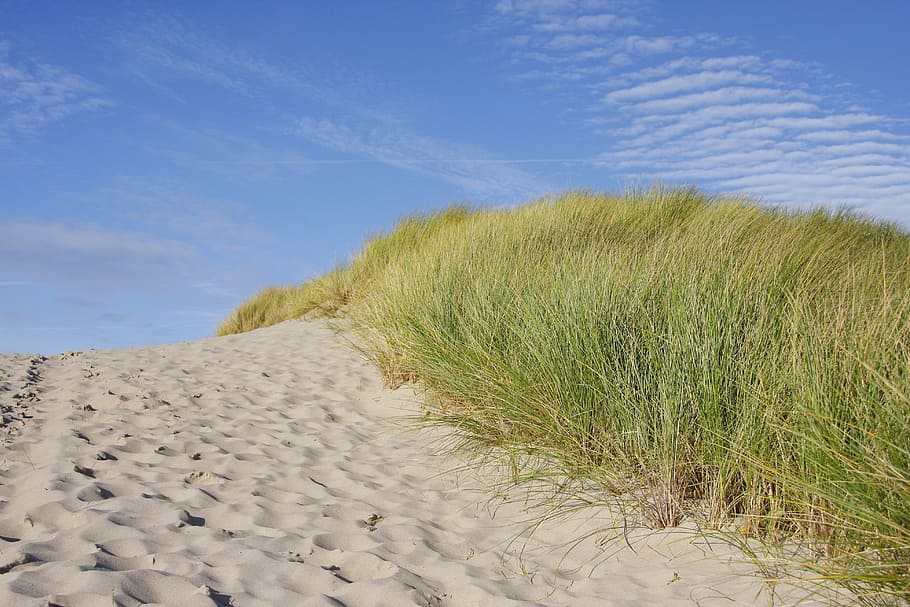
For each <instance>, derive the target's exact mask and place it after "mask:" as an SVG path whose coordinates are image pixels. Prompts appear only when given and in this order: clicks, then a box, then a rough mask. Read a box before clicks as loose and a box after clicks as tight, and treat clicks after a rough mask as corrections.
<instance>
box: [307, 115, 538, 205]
mask: <svg viewBox="0 0 910 607" xmlns="http://www.w3.org/2000/svg"><path fill="white" fill-rule="evenodd" d="M294 132H295V133H296V134H298V135H300V136H301V137H305V138H306V139H308V140H310V141H313V142H315V143H317V144H319V145H321V146H324V147H327V148H331V149H334V150H337V151H340V152H344V153H347V154H355V155H359V156H366V157H368V158H372V159H374V160H376V161H378V162H381V163H383V164H387V165H390V166H394V167H397V168H400V169H405V170H408V171H412V172H415V173H419V174H421V175H426V176H429V177H433V178H436V179H441V180H443V181H447V182H449V183H452V184H454V185H456V186H458V187H459V188H462V189H463V190H465V191H466V192H470V193H472V194H475V195H482V196H485V197H492V198H494V199H509V198H512V199H514V198H515V197H518V198H523V197H527V196H534V195H538V194H542V193H544V192H545V191H546V190H547V186H546V184H544V183H543V182H541V181H539V180H537V179H536V178H534V177H532V176H531V175H530V174H528V173H526V172H524V171H523V170H521V169H519V168H515V167H514V166H510V165H512V164H516V163H518V162H521V161H514V160H511V161H510V160H506V161H502V160H498V159H496V158H492V157H489V156H487V155H486V154H485V153H484V152H483V151H481V150H476V149H471V148H470V147H468V146H464V145H458V144H454V143H441V142H439V141H437V140H433V139H429V138H426V137H421V136H419V135H415V134H412V133H408V132H407V131H395V130H390V129H377V128H372V129H367V128H363V127H358V126H352V125H351V124H348V123H343V122H337V121H333V120H330V119H328V118H322V119H312V118H305V119H302V120H299V121H298V122H297V125H296V128H295V129H294Z"/></svg>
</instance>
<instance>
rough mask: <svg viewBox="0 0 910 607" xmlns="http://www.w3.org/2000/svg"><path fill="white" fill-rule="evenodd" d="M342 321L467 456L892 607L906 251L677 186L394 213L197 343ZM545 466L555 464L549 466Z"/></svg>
mask: <svg viewBox="0 0 910 607" xmlns="http://www.w3.org/2000/svg"><path fill="white" fill-rule="evenodd" d="M341 310H345V315H346V316H347V317H349V318H350V319H351V321H352V323H353V326H354V327H355V330H356V331H357V332H358V333H359V334H360V335H361V337H362V338H363V339H365V341H366V343H367V344H368V346H369V350H370V352H371V353H372V356H373V357H374V359H375V361H376V362H377V364H378V365H379V366H380V368H381V369H382V370H383V372H384V373H385V374H386V376H387V378H388V379H389V381H390V383H392V384H395V383H399V382H402V381H412V380H419V381H420V382H421V384H422V385H423V386H425V387H426V389H427V390H428V395H429V398H430V402H431V403H432V404H433V405H434V414H433V416H431V417H432V419H433V420H434V421H436V422H442V423H447V424H450V425H452V426H453V427H454V428H456V429H457V432H458V433H459V435H460V436H462V437H464V438H465V439H466V440H468V441H470V443H471V444H473V445H474V446H475V447H477V448H478V449H481V448H489V449H495V450H501V451H505V452H507V453H511V454H519V453H520V454H524V455H529V456H531V457H530V458H523V461H535V460H536V461H541V462H547V466H549V469H547V470H537V471H535V470H532V471H531V472H530V473H531V475H534V474H546V473H549V472H558V473H559V474H562V475H568V476H570V477H573V478H579V479H585V480H586V481H588V482H595V483H598V484H599V485H601V486H602V487H603V488H604V489H605V490H607V491H610V492H612V493H614V494H618V495H623V496H626V497H629V498H631V499H633V500H634V501H635V502H636V503H637V505H638V506H639V508H640V512H641V513H642V514H643V515H645V516H646V517H647V518H649V519H650V521H651V522H652V523H653V524H654V525H672V524H675V523H677V522H678V521H680V520H681V519H682V518H683V517H685V516H699V517H701V518H702V520H705V521H707V522H709V523H713V524H717V525H720V524H722V523H724V522H725V521H727V520H729V519H730V518H731V517H738V518H739V519H740V521H741V528H742V530H743V531H744V532H746V533H749V534H754V535H757V536H759V537H765V538H772V537H781V533H784V534H789V535H790V536H793V535H794V534H796V535H800V536H803V537H807V538H810V540H811V541H812V543H813V544H812V545H813V547H815V548H817V549H818V555H819V557H818V560H817V561H814V562H812V563H809V564H810V565H811V566H813V567H817V568H819V569H820V570H821V571H822V572H823V573H824V575H825V576H826V577H829V578H831V579H835V580H837V581H839V582H842V583H844V584H846V585H847V586H849V587H850V588H851V589H852V590H853V591H854V593H855V595H856V596H858V597H860V599H862V600H867V601H868V602H869V603H870V604H875V602H876V601H879V602H887V601H894V602H895V603H900V602H901V601H904V602H906V601H908V599H910V587H908V584H910V567H908V563H910V235H908V234H907V233H905V232H902V231H901V230H900V229H898V228H897V227H895V226H892V225H889V224H884V223H880V222H876V221H872V220H868V219H864V218H861V217H857V216H853V215H851V214H849V213H830V212H827V211H822V210H816V211H811V212H787V211H784V210H779V209H778V210H775V209H769V208H765V207H762V206H759V205H757V204H754V203H751V202H748V201H745V200H739V199H718V200H715V199H710V198H708V197H706V196H704V195H702V194H700V193H699V192H697V191H696V190H692V189H661V188H655V189H652V190H649V191H645V192H637V193H630V194H626V195H624V196H599V195H594V194H590V193H585V192H571V193H567V194H564V195H562V196H559V197H554V198H547V199H543V200H540V201H536V202H534V203H531V204H528V205H526V206H523V207H519V208H515V209H508V210H492V209H487V210H484V209H479V210H469V209H465V208H463V207H457V208H453V209H449V210H446V211H442V212H438V213H434V214H430V215H421V216H412V217H408V218H406V219H405V220H403V221H402V222H401V223H400V224H399V226H398V227H397V228H396V229H394V230H393V231H392V232H390V233H389V234H387V235H383V236H379V237H377V238H374V239H372V240H370V241H369V242H367V244H366V245H365V247H364V249H363V251H362V252H361V253H360V254H359V255H357V256H356V257H355V258H354V259H353V260H352V261H351V262H350V263H348V264H346V265H344V266H341V267H339V268H338V269H336V270H335V271H333V272H332V273H330V274H328V275H326V276H323V277H321V278H317V279H315V280H314V281H310V282H308V283H304V284H303V285H301V286H299V287H289V288H284V289H269V290H266V291H264V292H263V293H261V294H259V295H258V296H256V297H255V298H253V299H252V300H251V301H249V302H247V303H246V304H244V305H243V306H241V307H240V308H239V309H238V310H237V311H236V312H235V313H234V315H233V316H232V317H231V318H230V319H228V320H227V321H226V322H225V324H223V325H222V327H221V328H220V329H219V332H221V333H230V332H237V331H243V330H249V329H252V328H256V327H258V326H264V325H267V324H272V323H274V322H278V321H281V320H284V319H287V318H293V317H297V316H300V315H302V314H305V313H308V312H312V311H316V312H321V313H324V314H329V315H335V314H338V313H340V312H339V311H341ZM554 466H555V467H556V468H557V469H555V470H553V469H552V468H553V467H554Z"/></svg>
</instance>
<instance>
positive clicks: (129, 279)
mask: <svg viewBox="0 0 910 607" xmlns="http://www.w3.org/2000/svg"><path fill="white" fill-rule="evenodd" d="M197 262H198V259H197V255H196V253H195V252H194V251H193V250H192V249H191V248H189V247H188V246H186V245H184V244H182V243H179V242H176V241H171V240H164V239H158V238H152V237H149V236H145V235H143V234H131V233H123V232H115V231H111V230H109V229H104V228H101V227H98V226H91V225H70V224H62V223H53V222H47V223H41V222H26V221H8V222H4V223H3V224H0V272H3V273H4V274H7V275H10V276H24V277H28V279H29V280H36V281H47V282H51V283H55V284H70V285H77V286H79V287H86V288H89V289H91V290H92V292H94V293H111V292H117V291H121V290H123V289H138V290H147V291H151V292H160V291H162V290H167V289H169V288H180V287H181V286H182V285H183V284H184V282H185V280H186V277H187V275H188V273H190V272H191V271H192V270H193V269H194V267H195V265H196V264H197Z"/></svg>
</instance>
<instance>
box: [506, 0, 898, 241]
mask: <svg viewBox="0 0 910 607" xmlns="http://www.w3.org/2000/svg"><path fill="white" fill-rule="evenodd" d="M603 14H611V15H613V16H614V17H615V18H614V19H604V20H603V23H604V25H605V28H604V29H601V30H598V31H591V30H590V29H588V28H585V27H582V26H581V25H580V24H581V23H584V22H585V19H586V18H588V17H592V18H593V17H594V16H596V15H603ZM644 19H645V18H644V16H643V13H642V12H641V11H639V10H638V9H637V8H636V7H635V5H632V4H628V3H618V4H614V3H605V2H598V1H596V0H594V1H593V2H590V3H589V2H581V1H579V2H575V1H570V0H561V1H555V0H554V1H552V2H549V1H540V2H532V3H530V4H524V3H521V4H519V3H512V2H508V1H504V2H500V3H499V4H498V5H497V6H496V9H495V11H494V14H493V15H492V20H493V22H494V23H495V25H496V26H497V27H499V28H500V29H499V31H501V32H502V33H503V36H502V37H503V40H504V42H503V44H502V48H503V49H504V51H505V52H507V53H508V54H509V55H510V57H511V61H512V64H513V65H514V66H516V67H515V72H514V77H518V78H521V79H524V80H525V81H528V82H539V83H540V85H541V86H544V87H550V86H554V85H558V87H559V91H560V93H561V98H562V99H564V100H566V101H567V103H571V104H573V107H570V108H568V109H570V110H572V115H574V116H577V117H578V118H577V119H578V120H580V121H581V123H582V124H587V125H588V126H589V127H590V128H591V129H592V130H593V131H594V132H595V133H596V134H599V135H601V136H602V137H603V147H604V150H603V152H602V153H601V154H600V155H599V160H601V161H602V162H603V166H605V167H609V170H611V171H612V172H613V173H614V174H620V175H621V176H623V177H626V178H630V179H635V180H641V179H660V180H668V181H680V182H688V183H692V182H696V183H699V184H702V185H704V186H707V187H710V188H713V189H716V190H722V191H742V192H745V193H748V194H752V195H756V196H759V197H762V198H764V199H766V200H768V201H772V202H781V203H785V204H795V205H802V204H834V205H849V206H853V207H855V208H857V209H859V210H862V211H866V212H869V213H872V214H876V215H879V216H883V217H886V218H890V219H897V220H901V221H904V222H905V223H906V224H908V225H910V136H908V133H907V129H906V125H907V122H908V121H907V120H906V118H907V117H902V118H903V120H898V119H897V118H896V117H893V116H886V115H883V114H881V113H877V112H874V111H871V110H868V109H864V108H863V107H862V103H861V99H859V98H858V97H857V96H853V97H851V96H850V94H849V88H846V89H844V88H839V89H837V90H835V89H834V88H832V86H831V85H830V84H829V82H830V81H831V80H832V79H831V78H830V77H829V76H830V75H829V74H826V73H825V72H824V71H823V69H822V68H821V67H820V66H819V65H815V64H813V65H809V64H802V63H798V62H795V61H792V60H790V59H788V58H786V57H770V56H765V55H764V54H762V53H757V52H750V53H743V52H742V49H743V48H744V47H745V45H742V44H739V43H738V42H737V41H735V40H730V39H724V38H721V37H719V36H717V35H715V34H711V33H694V34H692V35H689V36H661V35H652V34H651V33H649V32H651V31H653V30H652V29H650V28H648V27H646V26H645V25H643V21H644ZM516 41H520V43H516Z"/></svg>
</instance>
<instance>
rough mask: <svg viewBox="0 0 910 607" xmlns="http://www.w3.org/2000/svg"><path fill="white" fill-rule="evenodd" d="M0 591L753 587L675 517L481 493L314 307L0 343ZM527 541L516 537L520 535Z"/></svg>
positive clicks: (348, 598) (755, 593) (643, 597)
mask: <svg viewBox="0 0 910 607" xmlns="http://www.w3.org/2000/svg"><path fill="white" fill-rule="evenodd" d="M0 404H2V405H3V412H4V413H3V415H4V417H3V434H2V435H0V436H2V439H3V443H4V444H3V445H2V446H0V605H5V606H22V607H28V606H32V605H35V606H39V605H40V606H46V605H60V606H66V607H78V606H95V605H104V606H109V605H116V606H131V605H146V604H166V605H175V606H177V605H179V606H197V605H198V606H203V605H206V606H211V605H222V606H223V605H234V606H237V607H241V606H247V605H301V606H305V605H333V606H342V605H347V606H350V607H355V606H374V605H387V606H390V607H394V606H401V605H421V606H437V605H439V606H446V607H449V606H452V607H454V606H468V605H573V606H584V605H598V606H602V605H724V606H729V605H737V604H739V605H752V604H764V603H765V602H766V599H765V598H764V595H761V594H760V593H762V591H763V588H764V584H763V583H762V581H761V580H760V579H759V578H758V577H756V576H755V575H753V574H752V573H751V569H750V567H748V566H746V565H743V564H741V563H738V562H736V561H735V559H733V558H732V556H731V553H730V550H729V549H727V548H725V547H723V546H720V545H717V546H715V545H709V544H708V543H706V542H705V541H704V540H697V539H695V538H694V536H693V535H692V534H691V533H689V532H686V531H679V530H677V531H673V532H666V533H660V534H643V533H641V532H633V533H632V534H631V535H630V536H629V539H630V542H631V545H632V547H633V548H634V550H633V549H631V548H630V547H629V546H627V544H626V542H625V541H624V540H622V539H617V538H616V537H615V535H616V533H613V532H608V531H601V532H599V533H596V534H594V535H592V536H590V537H588V538H586V539H583V540H582V541H581V542H580V544H579V545H578V547H577V549H576V550H574V551H572V552H571V553H569V554H568V556H566V551H567V549H568V547H569V546H570V545H571V543H572V542H573V541H574V540H576V539H578V538H579V537H581V536H582V535H583V534H584V533H587V532H591V531H594V530H596V529H598V528H601V527H605V526H608V525H610V524H611V523H610V519H609V518H608V517H607V516H606V513H605V512H603V511H597V510H593V509H587V510H585V511H584V512H581V513H579V514H577V515H575V516H574V517H569V518H566V519H561V520H559V521H555V522H553V523H550V524H547V525H545V526H544V527H543V528H541V530H540V531H539V532H538V534H536V535H535V537H534V538H533V539H532V540H531V541H529V542H523V541H518V542H512V543H511V544H510V540H512V539H514V538H515V537H516V536H517V535H518V534H519V533H520V532H521V530H522V528H523V526H524V524H525V522H526V521H528V520H530V519H531V518H533V517H534V516H535V515H539V514H541V513H542V512H543V510H541V509H539V508H534V507H528V506H527V505H526V504H524V503H522V502H520V501H519V502H508V503H497V502H492V503H491V502H488V498H489V494H488V493H484V492H482V491H480V489H482V487H481V482H480V481H478V480H477V478H475V477H474V476H468V475H462V478H458V477H456V475H454V474H451V473H449V474H446V473H445V470H446V469H447V468H451V467H452V466H454V465H455V463H453V462H452V461H451V460H446V459H444V458H442V457H440V456H437V455H434V453H433V449H432V446H431V445H430V444H429V443H431V440H430V435H428V434H425V433H414V432H406V431H404V430H403V429H402V428H401V427H399V426H398V425H397V424H396V423H395V420H394V419H393V416H396V415H401V414H402V411H404V410H406V409H408V408H409V407H413V396H409V393H408V392H407V390H399V391H396V392H390V391H388V390H384V389H383V388H382V384H381V380H380V377H379V375H378V373H377V372H376V371H375V369H373V368H372V367H371V366H370V365H369V364H367V363H366V362H365V361H363V360H362V359H361V358H360V357H359V355H358V354H357V353H356V352H355V351H354V350H352V349H351V348H349V347H347V346H346V345H345V344H344V343H343V340H341V339H340V338H338V337H337V336H336V335H335V334H334V333H333V332H332V331H331V330H330V329H328V328H327V327H326V325H324V324H321V323H314V322H304V321H291V322H287V323H283V324H281V325H278V326H276V327H272V328H268V329H263V330H259V331H255V332H252V333H249V334H244V335H239V336H231V337H224V338H216V339H207V340H201V341H197V342H192V343H185V344H176V345H169V346H161V347H149V348H136V349H131V350H114V351H88V352H83V353H77V354H75V355H63V356H51V357H47V358H44V357H29V356H18V355H2V356H0ZM522 549H523V550H524V552H523V554H522V555H519V553H520V552H521V551H522Z"/></svg>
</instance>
